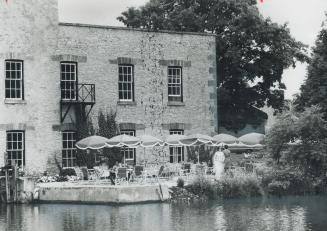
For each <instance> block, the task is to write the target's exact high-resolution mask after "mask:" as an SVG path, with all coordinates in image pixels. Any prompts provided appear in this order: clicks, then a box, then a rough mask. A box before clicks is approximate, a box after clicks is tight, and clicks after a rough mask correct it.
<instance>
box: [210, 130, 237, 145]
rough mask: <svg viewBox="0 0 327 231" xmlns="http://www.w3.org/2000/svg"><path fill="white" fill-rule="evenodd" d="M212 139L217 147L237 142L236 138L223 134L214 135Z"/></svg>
mask: <svg viewBox="0 0 327 231" xmlns="http://www.w3.org/2000/svg"><path fill="white" fill-rule="evenodd" d="M212 138H213V140H214V141H215V142H216V144H217V145H218V144H221V143H224V144H233V143H236V141H237V138H236V137H235V136H232V135H229V134H224V133H221V134H218V135H215V136H214V137H212Z"/></svg>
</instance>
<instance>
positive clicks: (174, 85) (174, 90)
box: [168, 67, 183, 102]
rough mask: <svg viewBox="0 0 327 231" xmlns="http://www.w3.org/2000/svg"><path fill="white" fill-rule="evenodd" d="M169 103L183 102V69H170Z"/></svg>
mask: <svg viewBox="0 0 327 231" xmlns="http://www.w3.org/2000/svg"><path fill="white" fill-rule="evenodd" d="M168 101H181V102H182V101H183V91H182V68H181V67H168Z"/></svg>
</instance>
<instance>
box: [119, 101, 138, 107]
mask: <svg viewBox="0 0 327 231" xmlns="http://www.w3.org/2000/svg"><path fill="white" fill-rule="evenodd" d="M117 105H122V106H125V105H126V106H136V102H135V101H117Z"/></svg>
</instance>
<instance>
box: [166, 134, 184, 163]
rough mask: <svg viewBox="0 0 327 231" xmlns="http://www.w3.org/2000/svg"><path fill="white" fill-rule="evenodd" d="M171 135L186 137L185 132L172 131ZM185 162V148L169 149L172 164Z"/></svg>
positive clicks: (175, 147)
mask: <svg viewBox="0 0 327 231" xmlns="http://www.w3.org/2000/svg"><path fill="white" fill-rule="evenodd" d="M169 134H170V135H175V134H177V135H184V130H170V131H169ZM182 161H184V147H182V146H174V147H169V162H170V163H180V162H182Z"/></svg>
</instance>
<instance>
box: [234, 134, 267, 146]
mask: <svg viewBox="0 0 327 231" xmlns="http://www.w3.org/2000/svg"><path fill="white" fill-rule="evenodd" d="M264 138H265V135H263V134H260V133H255V132H252V133H249V134H245V135H243V136H241V137H239V138H238V140H239V141H240V142H242V143H244V144H248V145H255V144H260V143H262V141H263V139H264Z"/></svg>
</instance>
